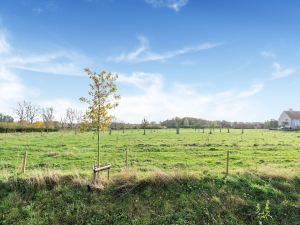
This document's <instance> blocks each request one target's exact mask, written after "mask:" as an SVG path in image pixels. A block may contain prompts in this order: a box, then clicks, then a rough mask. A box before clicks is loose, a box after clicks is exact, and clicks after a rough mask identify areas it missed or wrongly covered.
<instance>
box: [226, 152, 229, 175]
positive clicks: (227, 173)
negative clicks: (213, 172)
mask: <svg viewBox="0 0 300 225" xmlns="http://www.w3.org/2000/svg"><path fill="white" fill-rule="evenodd" d="M228 175H229V151H227V158H226V177H227V176H228Z"/></svg>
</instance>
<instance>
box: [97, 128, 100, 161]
mask: <svg viewBox="0 0 300 225" xmlns="http://www.w3.org/2000/svg"><path fill="white" fill-rule="evenodd" d="M97 162H98V167H99V166H100V127H99V125H98V154H97Z"/></svg>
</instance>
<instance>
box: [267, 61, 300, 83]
mask: <svg viewBox="0 0 300 225" xmlns="http://www.w3.org/2000/svg"><path fill="white" fill-rule="evenodd" d="M273 69H274V71H273V73H272V79H280V78H285V77H288V76H291V75H293V74H295V72H296V71H295V70H294V69H292V68H288V67H284V66H282V65H281V64H279V63H278V62H274V63H273Z"/></svg>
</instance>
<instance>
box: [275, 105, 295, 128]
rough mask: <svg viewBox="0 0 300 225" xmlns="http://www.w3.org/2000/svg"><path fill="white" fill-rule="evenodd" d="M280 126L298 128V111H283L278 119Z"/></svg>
mask: <svg viewBox="0 0 300 225" xmlns="http://www.w3.org/2000/svg"><path fill="white" fill-rule="evenodd" d="M278 124H279V126H280V127H286V128H291V129H300V111H294V110H292V109H290V110H289V111H283V112H282V113H281V115H280V117H279V119H278Z"/></svg>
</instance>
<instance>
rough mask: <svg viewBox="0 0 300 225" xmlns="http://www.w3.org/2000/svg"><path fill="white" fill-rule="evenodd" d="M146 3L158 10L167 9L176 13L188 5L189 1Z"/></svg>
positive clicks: (147, 1) (148, 0) (155, 1)
mask: <svg viewBox="0 0 300 225" xmlns="http://www.w3.org/2000/svg"><path fill="white" fill-rule="evenodd" d="M145 1H146V3H148V4H150V5H152V6H153V7H156V8H161V7H166V8H169V9H172V10H174V11H176V12H178V11H180V9H181V8H182V7H184V6H185V5H187V4H188V2H189V0H145Z"/></svg>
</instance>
